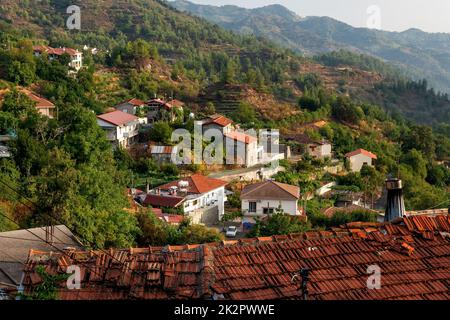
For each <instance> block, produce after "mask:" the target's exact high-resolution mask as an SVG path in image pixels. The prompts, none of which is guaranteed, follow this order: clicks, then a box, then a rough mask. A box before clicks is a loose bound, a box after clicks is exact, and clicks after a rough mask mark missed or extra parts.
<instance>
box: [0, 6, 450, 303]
mask: <svg viewBox="0 0 450 320" xmlns="http://www.w3.org/2000/svg"><path fill="white" fill-rule="evenodd" d="M152 3H153V2H152ZM161 3H162V4H161ZM154 5H155V8H156V9H155V10H156V12H159V11H162V12H166V11H165V10H168V11H167V12H168V13H167V14H170V15H173V16H172V19H175V20H176V19H180V21H184V20H183V19H194V18H191V17H189V16H185V15H184V14H181V13H179V12H176V11H173V12H172V11H171V9H168V8H167V7H166V6H165V5H164V2H159V1H156V2H155V4H154ZM43 6H44V5H43ZM44 9H45V10H47V9H46V8H44ZM44 9H42V10H44ZM11 10H12V11H11V12H13V9H11ZM45 10H44V11H43V12H46V11H45ZM11 14H12V13H11ZM178 15H179V16H178ZM176 21H178V20H176ZM188 21H191V20H188ZM180 23H181V22H180ZM192 23H194V22H192ZM195 23H198V24H200V25H201V24H202V23H203V22H199V21H197V20H195ZM204 23H205V26H208V28H211V30H214V32H217V34H218V36H217V37H218V39H220V41H222V42H224V44H223V46H226V45H227V43H226V41H228V40H226V39H227V38H228V37H230V38H231V39H234V38H233V35H232V34H230V35H229V34H228V33H226V31H221V30H219V31H216V30H215V28H216V27H213V26H210V25H209V24H207V23H206V22H204ZM205 28H206V27H205ZM208 30H209V29H208ZM211 32H213V31H211ZM4 33H5V34H6V31H5V32H4ZM222 33H223V34H222ZM0 36H1V37H3V34H0ZM5 37H6V35H5ZM14 37H16V38H14ZM236 37H237V36H236ZM9 38H11V39H13V38H14V39H15V40H14V41H13V40H11V43H10V45H9V46H8V47H5V46H3V45H2V47H1V53H0V79H1V80H0V183H1V185H0V191H1V196H0V214H1V215H0V300H2V299H15V298H17V297H20V296H22V297H28V298H30V299H40V298H42V297H39V296H37V295H36V292H39V290H40V289H39V288H40V287H39V285H40V284H42V283H43V279H44V278H45V274H47V275H53V276H56V275H58V274H61V273H64V272H65V271H66V269H67V267H68V266H69V265H70V264H72V263H73V264H75V263H76V262H77V263H80V261H83V262H84V265H83V268H84V269H83V272H82V274H83V279H82V289H81V290H77V291H75V292H74V291H71V290H69V289H66V288H64V287H60V286H57V287H56V288H54V290H53V292H52V293H51V294H52V295H51V296H50V298H52V299H53V298H54V299H62V300H85V299H94V300H95V299H99V300H104V299H173V298H174V299H213V300H223V299H235V300H245V299H253V300H260V299H263V300H264V299H292V298H300V296H299V290H298V284H293V283H291V275H294V274H296V273H297V272H299V271H300V270H303V269H304V268H309V269H308V270H311V271H310V272H311V273H310V278H308V280H309V283H310V289H309V291H308V292H309V293H308V294H309V296H308V297H309V299H318V300H335V299H343V300H353V299H358V300H359V299H362V300H366V299H369V300H370V299H407V298H411V299H438V300H445V299H449V298H450V296H449V293H448V281H449V280H448V279H449V277H450V268H449V265H448V262H449V259H450V257H449V252H450V251H449V248H450V242H449V232H450V212H449V211H450V202H449V199H450V189H449V188H450V162H449V161H450V136H449V135H448V133H449V128H448V124H440V125H437V126H436V127H430V126H422V125H417V124H415V123H414V122H411V121H409V120H407V119H406V118H405V117H404V116H403V115H401V114H392V113H390V112H387V111H386V110H384V109H383V108H381V107H379V106H376V105H373V104H370V103H363V102H360V101H354V100H352V98H351V97H350V95H349V94H348V92H347V90H351V88H350V87H347V88H343V87H345V86H344V85H343V84H342V83H341V85H338V86H334V85H333V84H330V83H336V82H338V81H337V80H333V79H331V80H330V78H327V79H326V80H324V79H321V75H320V73H319V74H316V73H312V72H305V71H304V68H311V67H312V66H316V67H317V62H311V61H307V60H304V58H300V57H298V58H297V57H296V56H292V57H291V56H289V54H290V53H285V52H284V51H277V50H278V49H276V48H272V47H271V46H270V45H267V47H265V46H266V44H265V43H264V42H262V43H259V42H256V43H257V44H255V47H256V48H258V49H252V50H249V52H250V51H252V54H254V55H261V57H264V56H265V55H266V54H267V55H269V56H270V57H272V56H273V57H277V58H273V59H274V61H275V62H274V64H281V65H282V64H283V63H282V62H281V63H280V61H279V60H276V59H284V60H286V61H289V64H290V65H289V67H286V68H288V69H289V70H288V69H284V70H281V67H280V70H271V69H270V68H271V67H268V66H267V65H265V64H264V63H262V62H261V61H262V60H264V59H263V58H261V57H260V56H258V57H257V59H258V61H259V62H258V63H255V65H259V67H258V68H259V69H255V70H253V69H251V67H250V66H247V67H245V66H244V64H245V63H249V64H251V62H245V63H244V62H242V66H240V67H238V66H237V64H240V63H241V62H239V61H240V60H239V59H240V56H239V54H237V55H236V53H235V50H237V49H236V47H237V48H238V49H239V48H240V49H239V50H243V51H245V50H247V49H246V48H245V47H244V48H241V47H239V45H240V41H241V39H237V38H236V39H234V40H232V41H234V42H233V43H232V44H230V47H229V48H228V49H223V48H222V49H221V50H223V51H224V52H227V50H229V51H230V52H231V53H230V57H228V56H227V58H224V57H214V58H211V59H217V61H221V62H223V61H222V60H224V61H225V62H224V63H223V65H222V67H221V68H222V69H220V70H218V71H217V72H212V71H211V74H210V75H209V77H206V76H205V75H203V74H202V73H205V72H206V71H205V70H206V69H208V68H202V70H201V71H202V72H199V73H198V74H196V72H195V71H194V70H189V67H188V66H189V65H194V64H195V63H194V62H197V63H198V64H200V62H199V61H200V58H199V60H195V59H194V58H192V57H191V58H189V59H192V60H191V61H184V62H183V60H182V59H178V60H177V56H176V55H175V54H174V52H172V54H168V52H170V50H169V49H168V47H169V45H168V44H166V46H165V47H164V46H162V47H161V46H160V44H159V42H160V41H158V44H159V45H158V46H157V45H156V42H155V43H153V42H152V41H147V42H145V41H144V40H142V39H131V38H130V39H128V40H129V41H127V42H126V44H125V45H124V46H123V47H121V45H120V44H117V47H114V48H109V49H106V48H102V47H101V46H99V45H98V44H96V43H88V42H87V41H86V42H82V41H79V42H78V43H77V42H75V43H72V44H71V45H72V46H68V45H67V43H66V42H64V41H62V40H61V41H57V40H55V39H53V40H52V41H42V39H29V38H25V37H22V36H19V35H17V34H15V33H14V32H12V31H11V34H10V35H9ZM224 39H225V40H224ZM83 40H84V39H83ZM8 41H9V40H8ZM168 41H169V40H168ZM230 41H231V40H230ZM249 41H250V40H249ZM252 41H257V40H253V39H252ZM99 42H100V41H99ZM57 43H60V44H61V45H59V46H57V45H56V44H57ZM50 44H54V45H53V46H51V45H50ZM97 47H99V48H97ZM260 48H262V49H260ZM258 50H261V52H260V51H258ZM270 50H274V52H272V53H271V52H269V51H270ZM280 50H281V49H280ZM192 52H195V51H194V50H192ZM255 52H256V53H255ZM235 55H236V56H235ZM243 55H244V56H245V54H243ZM283 55H286V56H283ZM281 56H283V57H281ZM236 57H237V58H236ZM280 57H281V58H280ZM186 59H187V58H186ZM270 59H272V58H268V60H270ZM296 59H297V60H296ZM217 61H215V62H217ZM270 61H272V60H270ZM270 61H269V62H270ZM203 62H204V61H203ZM183 63H185V65H183ZM213 64H214V63H213ZM217 64H218V63H217ZM297 64H299V65H298V66H297ZM211 68H212V67H211ZM245 68H247V71H244V70H245ZM321 68H322V69H327V70H328V71H329V70H331V69H330V67H325V66H322V67H321ZM301 70H303V71H301ZM310 71H311V70H310ZM266 72H267V73H273V74H277V75H278V76H279V78H280V79H278V80H273V78H274V77H275V76H273V77H267V78H265V75H264V73H266ZM334 72H335V73H334V76H335V75H336V74H342V73H343V71H342V68H340V69H339V68H336V69H334ZM356 73H357V77H359V76H360V75H361V74H363V72H362V71H361V73H359V72H356ZM200 74H202V75H200ZM291 74H293V75H295V76H293V77H295V79H294V78H290V77H291ZM371 76H373V75H369V74H367V75H366V77H364V78H365V79H366V80H367V78H369V77H371ZM201 77H204V78H201ZM345 77H346V78H347V79H348V80H349V79H350V78H351V75H348V74H346V75H345ZM379 77H381V75H377V76H376V77H375V78H376V79H377V80H376V81H381V80H380V79H379ZM275 78H276V77H275ZM350 83H351V87H355V88H357V89H358V90H366V89H367V88H366V87H365V86H374V83H372V81H368V83H365V84H364V85H363V86H362V85H361V84H355V83H353V82H352V81H348V84H350ZM418 87H420V86H418ZM353 89H354V88H353ZM236 92H238V93H236ZM367 92H368V91H367ZM441 98H442V97H440V96H439V97H436V99H441ZM125 248H126V249H125ZM106 249H107V250H106ZM50 252H51V253H50ZM66 259H67V261H70V262H67V263H66V262H63V260H64V261H66ZM144 261H145V262H146V263H145V265H144V263H143V262H144ZM169 261H172V262H169ZM373 263H379V264H382V267H384V268H385V269H386V270H387V269H389V270H391V271H390V273H389V279H388V280H387V281H388V284H387V285H386V288H387V289H383V290H376V291H370V290H368V289H367V288H365V287H364V282H365V280H364V276H365V274H366V271H365V268H366V266H367V265H370V264H373ZM141 264H142V266H141ZM207 266H208V267H207ZM40 267H43V269H41V268H40ZM91 268H92V269H93V268H98V270H100V271H99V272H100V273H101V274H100V275H96V274H95V272H93V271H92V272H91V271H89V269H91ZM42 270H45V271H42ZM138 270H141V271H139V272H138ZM404 270H408V272H403V271H404ZM430 270H431V271H433V272H431V275H430V273H429V271H430ZM331 271H333V275H332V276H329V277H328V276H326V274H327V272H328V273H330V272H331ZM327 283H330V284H329V285H328V284H327ZM305 294H306V293H305V292H303V297H305Z"/></svg>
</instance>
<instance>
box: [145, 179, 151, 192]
mask: <svg viewBox="0 0 450 320" xmlns="http://www.w3.org/2000/svg"><path fill="white" fill-rule="evenodd" d="M145 191H146V192H147V194H149V193H150V184H149V183H148V182H147V188H146V190H145Z"/></svg>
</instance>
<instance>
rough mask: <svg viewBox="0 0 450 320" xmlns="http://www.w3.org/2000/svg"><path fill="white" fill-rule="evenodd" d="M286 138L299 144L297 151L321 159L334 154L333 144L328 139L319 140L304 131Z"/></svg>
mask: <svg viewBox="0 0 450 320" xmlns="http://www.w3.org/2000/svg"><path fill="white" fill-rule="evenodd" d="M285 139H286V140H288V141H293V142H295V143H297V144H298V145H299V147H300V148H299V149H297V150H296V153H299V154H304V155H310V156H311V157H313V158H319V159H324V158H331V157H332V156H333V154H332V152H331V151H332V145H331V143H330V142H328V141H326V140H321V141H317V140H314V139H311V138H310V137H309V136H308V135H306V134H303V133H300V134H293V135H287V136H285Z"/></svg>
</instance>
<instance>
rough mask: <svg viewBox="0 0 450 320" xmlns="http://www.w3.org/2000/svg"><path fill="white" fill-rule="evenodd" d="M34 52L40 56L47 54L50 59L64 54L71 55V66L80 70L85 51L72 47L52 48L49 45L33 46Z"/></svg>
mask: <svg viewBox="0 0 450 320" xmlns="http://www.w3.org/2000/svg"><path fill="white" fill-rule="evenodd" d="M33 53H34V55H35V56H37V57H39V56H41V55H42V54H47V56H48V58H49V59H50V60H53V59H58V58H59V57H61V56H62V55H64V54H67V55H68V56H69V57H70V62H69V67H70V68H72V69H74V70H75V71H76V72H78V71H79V70H80V69H81V68H82V67H83V53H82V52H80V51H78V50H77V49H72V48H52V47H49V46H42V45H39V46H33Z"/></svg>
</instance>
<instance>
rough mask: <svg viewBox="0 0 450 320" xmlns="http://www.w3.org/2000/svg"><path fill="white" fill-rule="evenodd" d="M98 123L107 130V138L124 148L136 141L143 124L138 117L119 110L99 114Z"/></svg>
mask: <svg viewBox="0 0 450 320" xmlns="http://www.w3.org/2000/svg"><path fill="white" fill-rule="evenodd" d="M97 123H98V125H99V126H100V127H101V128H102V129H103V130H105V131H106V134H107V139H108V140H109V141H111V142H112V143H113V144H114V145H115V146H120V147H122V148H128V147H129V146H130V145H132V144H133V143H135V142H136V140H137V138H138V135H139V127H140V125H141V124H140V119H139V118H138V117H136V116H134V115H131V114H128V113H125V112H122V111H118V110H117V111H113V112H108V113H104V114H101V115H99V116H97Z"/></svg>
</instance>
